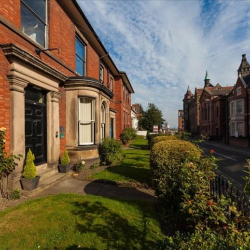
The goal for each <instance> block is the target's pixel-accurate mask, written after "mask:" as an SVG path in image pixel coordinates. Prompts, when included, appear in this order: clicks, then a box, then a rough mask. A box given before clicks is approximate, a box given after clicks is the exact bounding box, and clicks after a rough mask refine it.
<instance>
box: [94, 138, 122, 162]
mask: <svg viewBox="0 0 250 250" xmlns="http://www.w3.org/2000/svg"><path fill="white" fill-rule="evenodd" d="M98 152H99V156H100V162H101V164H102V165H111V164H114V163H117V162H119V161H120V160H121V159H122V145H121V143H120V142H119V141H118V140H116V139H110V138H105V139H104V140H103V142H102V143H101V144H99V147H98Z"/></svg>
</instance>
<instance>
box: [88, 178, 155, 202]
mask: <svg viewBox="0 0 250 250" xmlns="http://www.w3.org/2000/svg"><path fill="white" fill-rule="evenodd" d="M84 192H85V193H86V194H90V195H98V196H101V197H105V198H112V199H122V200H128V201H146V202H153V203H156V202H157V198H156V197H155V196H153V192H152V193H149V194H148V193H144V192H141V191H139V190H137V189H135V188H134V187H133V185H132V187H131V186H130V187H126V186H125V187H121V186H118V185H117V183H115V182H112V181H107V180H103V179H98V180H94V181H92V182H91V183H89V184H88V185H87V186H86V187H85V188H84Z"/></svg>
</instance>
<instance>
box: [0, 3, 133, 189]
mask: <svg viewBox="0 0 250 250" xmlns="http://www.w3.org/2000/svg"><path fill="white" fill-rule="evenodd" d="M86 4H88V3H86ZM131 93H134V90H133V87H132V85H131V83H130V81H129V79H128V76H127V74H126V73H125V72H121V71H119V69H118V68H117V67H116V65H115V63H114V62H113V60H112V58H111V56H110V55H109V54H108V51H107V50H106V49H105V47H104V45H103V44H102V42H101V41H100V39H99V38H98V36H97V35H96V33H95V31H94V29H93V28H92V26H91V24H90V23H89V21H88V20H87V18H86V16H85V15H84V13H83V12H82V10H81V8H80V7H79V5H78V3H77V2H76V1H75V0H72V1H69V0H36V1H34V0H12V1H9V0H1V8H0V127H6V128H7V130H6V140H7V141H6V150H7V152H13V153H14V154H22V155H23V156H25V155H26V152H27V149H28V148H31V149H32V151H33V152H34V154H35V157H36V159H35V164H36V165H37V169H38V172H39V171H40V174H41V175H42V174H43V172H45V171H55V170H56V167H57V164H58V159H59V156H60V154H61V153H62V151H63V150H64V148H67V149H68V151H69V154H70V156H71V158H72V160H73V161H76V160H77V159H79V158H81V159H84V160H86V161H87V160H92V161H95V160H97V159H98V152H97V145H98V144H99V143H100V142H101V141H102V139H103V138H105V137H108V136H109V137H113V138H118V137H119V135H120V133H121V132H122V130H123V129H124V128H125V127H128V126H131ZM23 165H24V157H23V158H22V160H21V161H20V162H19V165H18V167H17V168H16V170H15V172H14V175H13V177H12V180H11V183H12V185H13V186H17V185H18V184H19V179H20V176H21V172H22V170H23Z"/></svg>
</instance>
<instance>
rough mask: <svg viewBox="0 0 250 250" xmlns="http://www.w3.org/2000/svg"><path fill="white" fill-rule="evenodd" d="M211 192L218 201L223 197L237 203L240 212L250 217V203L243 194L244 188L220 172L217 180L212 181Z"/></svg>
mask: <svg viewBox="0 0 250 250" xmlns="http://www.w3.org/2000/svg"><path fill="white" fill-rule="evenodd" d="M210 192H211V194H212V195H213V196H214V198H215V199H216V200H219V199H220V198H221V196H222V195H224V196H225V197H228V198H230V199H231V200H232V201H233V202H235V203H236V205H237V208H238V210H240V211H241V212H242V213H243V214H245V215H250V201H249V197H248V196H247V195H246V194H244V193H243V187H242V186H241V185H240V184H239V183H237V182H235V181H234V180H232V179H230V178H229V177H227V176H225V175H224V174H222V173H221V172H220V171H218V170H217V171H216V177H215V179H214V180H211V181H210Z"/></svg>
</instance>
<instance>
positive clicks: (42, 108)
mask: <svg viewBox="0 0 250 250" xmlns="http://www.w3.org/2000/svg"><path fill="white" fill-rule="evenodd" d="M46 120H47V119H46V93H45V92H43V91H41V90H38V89H36V88H34V87H31V86H28V87H27V88H26V89H25V153H26V154H25V155H27V152H28V150H29V149H31V150H32V152H33V154H34V155H35V160H34V163H35V165H40V164H43V163H46V162H47V138H46V134H47V129H46Z"/></svg>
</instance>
